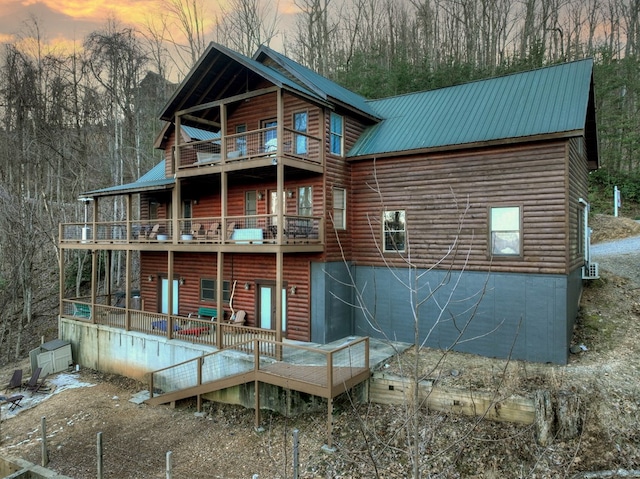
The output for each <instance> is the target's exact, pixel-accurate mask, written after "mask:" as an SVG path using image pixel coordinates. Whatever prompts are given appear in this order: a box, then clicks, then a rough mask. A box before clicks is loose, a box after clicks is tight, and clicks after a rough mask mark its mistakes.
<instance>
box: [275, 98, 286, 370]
mask: <svg viewBox="0 0 640 479" xmlns="http://www.w3.org/2000/svg"><path fill="white" fill-rule="evenodd" d="M277 104H278V113H277V121H278V126H277V130H278V131H277V133H278V151H277V154H276V158H277V160H278V164H277V165H276V169H277V170H276V175H277V177H276V183H277V193H276V194H277V195H278V201H277V204H278V226H279V227H278V235H279V240H282V232H283V230H284V227H285V213H286V205H287V200H286V198H285V194H284V161H283V160H282V153H283V151H284V146H283V143H284V101H283V98H282V88H279V89H278V99H277ZM283 270H284V255H283V253H282V250H278V252H277V253H276V307H275V311H276V317H275V321H276V341H278V342H282V315H283V311H282V286H283V284H284V278H283V274H284V273H283ZM281 352H282V351H281V348H280V349H279V351H278V354H277V357H278V358H279V357H280V353H281Z"/></svg>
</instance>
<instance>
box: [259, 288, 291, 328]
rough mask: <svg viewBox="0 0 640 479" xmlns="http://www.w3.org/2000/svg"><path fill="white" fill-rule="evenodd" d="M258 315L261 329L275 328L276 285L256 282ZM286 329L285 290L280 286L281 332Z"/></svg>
mask: <svg viewBox="0 0 640 479" xmlns="http://www.w3.org/2000/svg"><path fill="white" fill-rule="evenodd" d="M258 315H259V318H260V327H261V328H262V329H273V330H275V329H276V323H275V317H276V285H275V284H265V283H261V284H258ZM286 330H287V290H286V288H282V332H283V333H284V332H285V331H286Z"/></svg>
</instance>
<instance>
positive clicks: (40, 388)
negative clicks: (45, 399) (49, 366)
mask: <svg viewBox="0 0 640 479" xmlns="http://www.w3.org/2000/svg"><path fill="white" fill-rule="evenodd" d="M47 377H49V374H45V376H44V377H43V378H41V379H40V380H39V381H36V385H35V386H34V387H32V388H30V391H31V392H32V393H41V394H46V393H48V392H50V391H51V387H50V386H47Z"/></svg>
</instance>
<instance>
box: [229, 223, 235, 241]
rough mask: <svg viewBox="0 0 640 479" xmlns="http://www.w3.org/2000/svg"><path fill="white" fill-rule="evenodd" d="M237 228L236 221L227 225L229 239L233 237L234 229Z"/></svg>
mask: <svg viewBox="0 0 640 479" xmlns="http://www.w3.org/2000/svg"><path fill="white" fill-rule="evenodd" d="M235 229H236V224H235V222H233V221H232V222H231V223H229V224H228V225H227V239H231V236H233V230H235Z"/></svg>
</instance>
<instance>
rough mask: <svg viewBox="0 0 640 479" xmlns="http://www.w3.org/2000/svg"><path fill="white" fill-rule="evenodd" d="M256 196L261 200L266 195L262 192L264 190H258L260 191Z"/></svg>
mask: <svg viewBox="0 0 640 479" xmlns="http://www.w3.org/2000/svg"><path fill="white" fill-rule="evenodd" d="M256 197H257V198H258V199H259V200H262V198H263V197H264V195H263V194H262V191H258V192H257V193H256Z"/></svg>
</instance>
